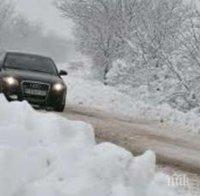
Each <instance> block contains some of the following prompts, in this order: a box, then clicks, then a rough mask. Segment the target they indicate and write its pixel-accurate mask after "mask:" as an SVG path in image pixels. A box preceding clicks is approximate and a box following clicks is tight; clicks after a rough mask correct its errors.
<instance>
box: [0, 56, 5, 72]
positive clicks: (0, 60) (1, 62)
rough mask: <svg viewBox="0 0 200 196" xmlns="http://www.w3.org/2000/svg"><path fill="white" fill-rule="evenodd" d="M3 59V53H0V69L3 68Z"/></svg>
mask: <svg viewBox="0 0 200 196" xmlns="http://www.w3.org/2000/svg"><path fill="white" fill-rule="evenodd" d="M4 59H5V53H0V69H1V68H2V66H3V62H4Z"/></svg>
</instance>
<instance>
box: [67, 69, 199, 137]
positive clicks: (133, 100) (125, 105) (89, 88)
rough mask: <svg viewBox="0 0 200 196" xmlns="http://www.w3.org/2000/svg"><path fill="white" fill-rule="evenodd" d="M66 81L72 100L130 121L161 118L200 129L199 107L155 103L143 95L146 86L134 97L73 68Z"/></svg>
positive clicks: (186, 128)
mask: <svg viewBox="0 0 200 196" xmlns="http://www.w3.org/2000/svg"><path fill="white" fill-rule="evenodd" d="M65 81H66V84H67V85H68V95H67V100H68V103H69V104H72V105H83V106H86V107H92V108H95V109H98V110H103V111H105V112H108V113H111V114H115V116H119V117H124V118H125V119H128V120H130V121H131V120H133V121H134V120H137V119H140V120H144V119H145V121H152V122H153V121H157V122H162V123H163V124H165V125H170V126H175V127H176V128H177V129H181V130H184V131H186V132H189V133H192V134H193V133H194V134H199V133H200V116H199V114H198V113H199V109H196V110H192V111H189V112H187V113H184V112H181V111H179V110H177V109H174V108H172V107H170V106H169V105H168V104H162V105H158V104H152V103H151V101H150V100H149V101H147V100H146V101H144V99H143V96H145V95H146V93H147V92H146V89H140V91H139V92H135V97H131V96H129V95H127V94H125V93H122V92H120V91H118V90H117V89H116V88H115V87H111V86H105V85H104V84H103V83H101V82H99V81H96V80H92V79H87V78H86V77H85V75H84V76H80V75H76V73H74V72H72V73H71V72H70V76H68V77H66V78H65Z"/></svg>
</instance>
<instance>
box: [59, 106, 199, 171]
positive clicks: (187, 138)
mask: <svg viewBox="0 0 200 196" xmlns="http://www.w3.org/2000/svg"><path fill="white" fill-rule="evenodd" d="M62 115H63V116H65V117H67V118H68V119H71V120H82V121H85V122H87V123H90V124H92V125H93V126H94V127H95V133H96V136H97V139H98V140H100V141H109V142H112V143H115V144H117V145H120V146H122V147H125V148H126V149H128V150H130V151H131V152H133V153H134V154H141V153H144V152H145V151H146V150H149V149H151V150H153V151H154V152H155V153H156V155H157V160H158V162H159V163H164V164H167V165H173V166H176V167H178V168H180V169H182V170H187V171H190V172H195V173H199V174H200V142H199V141H200V136H198V135H194V136H192V135H188V133H187V132H184V131H183V130H180V131H178V130H176V131H175V130H173V128H172V127H166V126H163V125H162V123H155V122H150V121H144V120H140V121H138V120H135V121H132V122H130V121H127V120H126V119H123V118H121V117H117V116H115V115H113V116H112V115H111V114H110V113H106V112H103V111H101V110H95V109H92V108H88V107H84V106H72V105H71V106H68V107H67V108H66V110H65V113H64V114H62ZM166 129H168V130H167V131H166ZM174 133H175V134H174Z"/></svg>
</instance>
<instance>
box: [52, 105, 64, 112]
mask: <svg viewBox="0 0 200 196" xmlns="http://www.w3.org/2000/svg"><path fill="white" fill-rule="evenodd" d="M54 110H55V111H56V112H64V110H65V105H59V106H56V107H55V108H54Z"/></svg>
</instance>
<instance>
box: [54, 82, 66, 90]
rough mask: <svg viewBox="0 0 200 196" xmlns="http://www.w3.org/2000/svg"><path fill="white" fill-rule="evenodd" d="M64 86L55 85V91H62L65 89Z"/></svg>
mask: <svg viewBox="0 0 200 196" xmlns="http://www.w3.org/2000/svg"><path fill="white" fill-rule="evenodd" d="M64 88H65V87H64V85H63V84H61V83H56V84H54V85H53V90H54V91H62V90H63V89H64Z"/></svg>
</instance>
